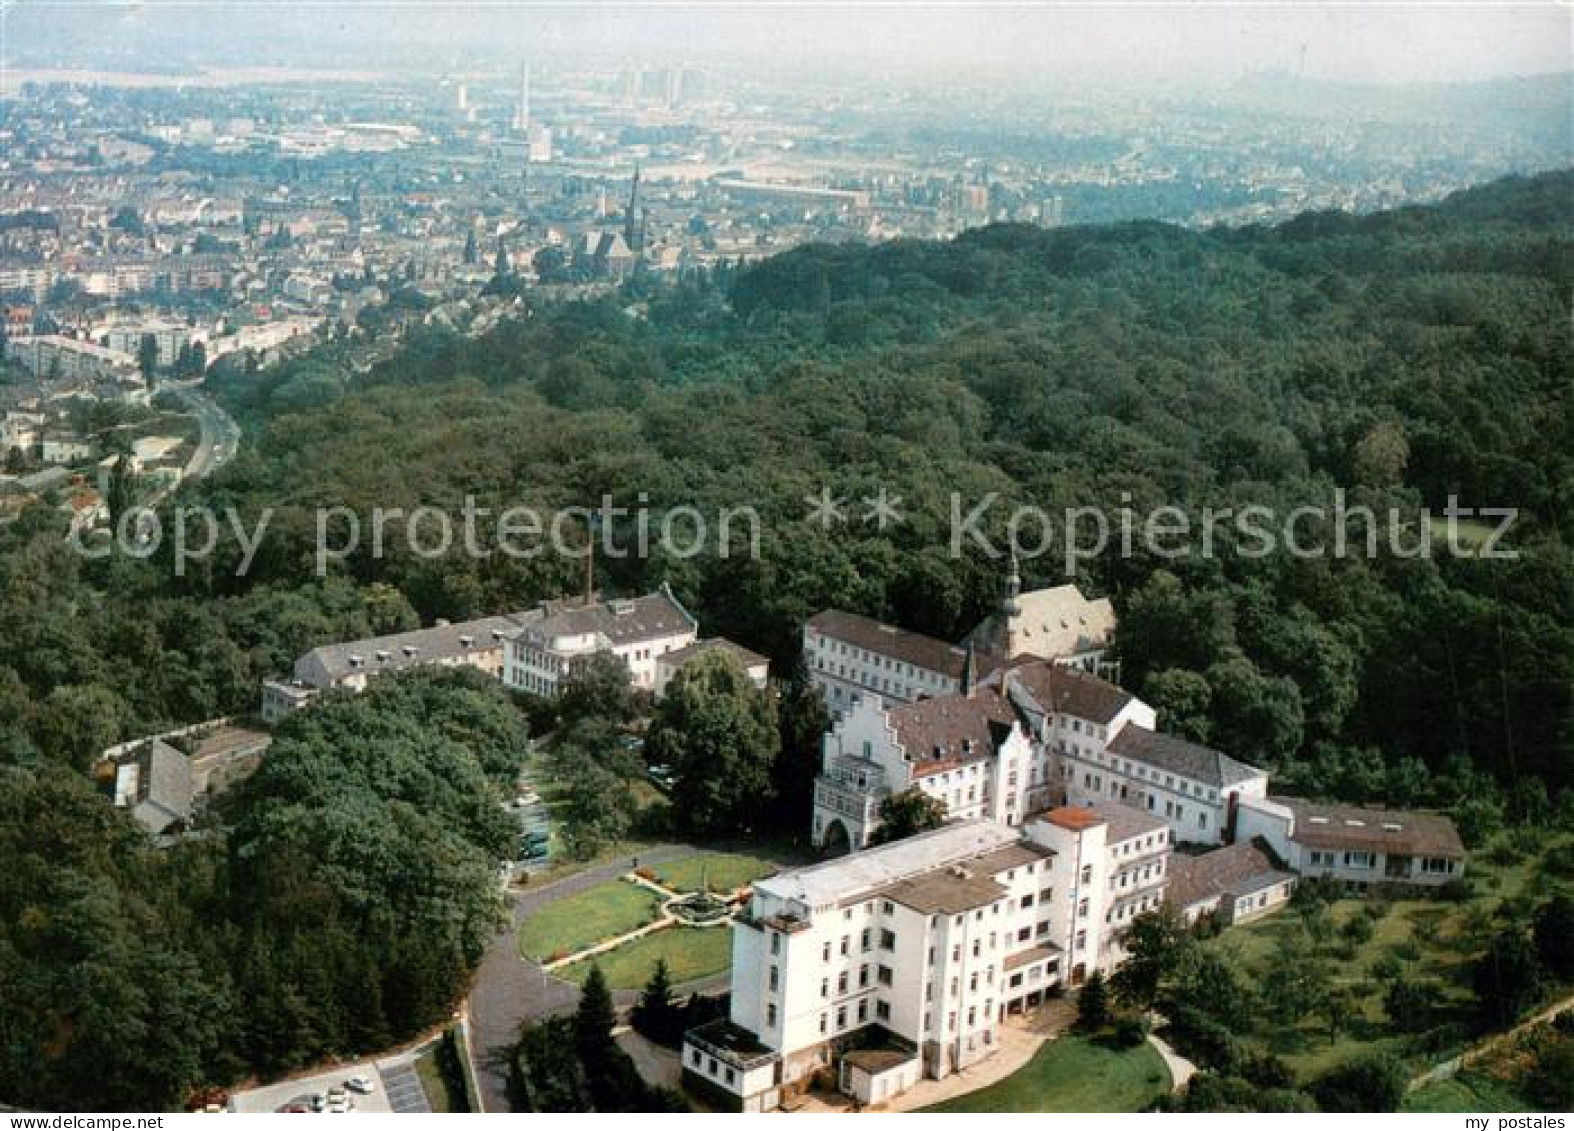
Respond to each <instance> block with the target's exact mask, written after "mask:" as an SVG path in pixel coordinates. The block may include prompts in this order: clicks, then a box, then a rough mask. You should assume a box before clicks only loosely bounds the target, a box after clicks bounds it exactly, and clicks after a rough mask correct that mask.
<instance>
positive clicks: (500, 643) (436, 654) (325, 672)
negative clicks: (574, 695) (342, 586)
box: [262, 610, 542, 722]
mask: <svg viewBox="0 0 1574 1131" xmlns="http://www.w3.org/2000/svg"><path fill="white" fill-rule="evenodd" d="M541 615H542V614H541V613H540V612H539V611H537V610H531V611H527V612H521V613H513V614H510V615H506V616H495V617H481V618H479V619H477V620H470V621H461V622H459V623H457V624H449V623H446V622H440V623H438V624H436V625H434V626H432V627H431V628H420V629H415V630H414V631H411V632H396V633H392V634H390V635H387V636H374V637H370V638H368V639H365V640H351V641H348V642H347V643H343V644H324V645H323V646H322V647H320V648H313V649H312V650H311V651H310V652H307V653H306V654H305V655H304V656H302V657H301V658H300V659H298V660H296V661H295V668H294V671H293V673H292V676H291V678H290V679H288V680H281V679H270V680H267V681H265V682H264V683H263V685H262V718H263V721H264V722H277V721H278V720H279V719H281V718H283V717H284V716H285V715H287V714H289V713H290V712H291V711H297V710H300V709H301V708H302V707H304V706H306V704H307V703H309V702H310V701H311V700H312V698H313V697H314V696H316V695H317V694H319V693H321V692H323V691H331V690H335V689H341V690H348V691H363V690H365V689H366V685H367V683H368V682H369V681H370V680H372V679H375V678H377V677H378V676H379V675H385V674H387V673H388V672H397V671H405V670H407V669H409V668H414V667H420V666H422V665H426V664H440V665H445V666H449V667H457V666H464V667H472V668H476V669H478V670H479V671H483V672H485V673H486V674H488V675H490V676H492V677H493V678H502V675H503V650H504V645H505V643H506V642H507V641H508V639H509V638H510V637H511V636H513V635H515V634H516V633H518V632H519V631H520V630H521V629H522V628H524V626H525V625H526V624H528V623H530V622H531V621H532V620H535V619H539V618H540V617H541Z"/></svg>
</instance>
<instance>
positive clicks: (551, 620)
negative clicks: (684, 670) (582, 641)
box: [522, 586, 699, 645]
mask: <svg viewBox="0 0 1574 1131" xmlns="http://www.w3.org/2000/svg"><path fill="white" fill-rule="evenodd" d="M698 630H699V622H698V621H696V620H695V619H694V618H693V617H691V616H690V615H689V613H688V610H687V609H685V608H684V607H683V606H682V605H680V604H679V603H678V599H677V598H676V597H674V596H673V595H672V591H671V590H670V589H668V588H667V587H666V586H662V587H661V588H660V589H659V590H657V591H656V592H654V593H647V594H646V595H645V596H643V597H628V598H622V599H613V600H610V601H597V602H595V603H593V604H589V605H584V604H580V605H564V606H558V607H555V608H554V609H552V610H551V611H549V612H548V613H547V614H546V615H545V616H544V617H541V618H540V619H537V620H535V621H533V622H532V623H530V624H529V625H527V626H524V631H523V633H522V635H523V636H524V637H526V638H527V639H530V640H532V641H537V642H544V643H550V642H551V640H552V639H553V638H554V637H558V636H579V635H582V634H586V633H594V634H597V635H600V636H603V637H605V638H606V639H607V641H608V642H609V643H611V644H612V645H620V644H632V643H635V642H637V641H642V640H656V639H659V638H661V637H663V636H673V635H676V634H678V633H681V632H697V631H698Z"/></svg>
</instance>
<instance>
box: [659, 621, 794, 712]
mask: <svg viewBox="0 0 1574 1131" xmlns="http://www.w3.org/2000/svg"><path fill="white" fill-rule="evenodd" d="M714 653H721V654H722V655H725V656H730V657H731V658H732V659H733V660H734V661H736V662H737V664H738V666H739V667H741V668H742V669H743V672H744V674H745V675H747V676H748V677H749V682H750V683H752V684H753V685H754V687H755V689H756V690H761V691H763V690H764V689H765V682H766V679H767V678H768V676H769V675H770V661H769V660H767V659H766V658H765V657H764V656H762V655H760V654H759V653H758V652H751V651H749V649H747V648H745V647H744V646H743V645H741V644H734V643H733V642H732V641H731V640H728V639H727V638H726V637H725V636H713V637H711V638H710V639H709V640H696V641H695V642H694V643H693V644H686V645H684V646H683V647H681V648H675V649H673V650H672V651H670V652H662V653H659V654H658V655H657V656H656V686H655V689H654V690H655V695H656V698H657V699H660V698H661V697H662V695H663V694H664V693H665V692H666V690H667V684H669V683H671V682H672V681H673V680H674V679H676V678H677V675H678V673H679V672H680V671H682V670H683V669H684V668H685V667H687V666H688V665H689V664H691V663H693V662H694V661H695V660H697V659H699V658H700V657H701V656H706V655H711V654H714Z"/></svg>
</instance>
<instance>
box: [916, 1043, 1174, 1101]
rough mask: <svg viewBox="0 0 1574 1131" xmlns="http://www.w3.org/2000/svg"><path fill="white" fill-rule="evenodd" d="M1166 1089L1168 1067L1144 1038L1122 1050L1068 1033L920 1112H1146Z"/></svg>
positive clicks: (1168, 1085) (1168, 1086)
mask: <svg viewBox="0 0 1574 1131" xmlns="http://www.w3.org/2000/svg"><path fill="white" fill-rule="evenodd" d="M1169 1090H1170V1074H1169V1069H1167V1068H1166V1067H1165V1066H1164V1058H1163V1057H1161V1056H1160V1055H1159V1053H1158V1050H1157V1049H1155V1048H1154V1047H1153V1046H1152V1045H1151V1044H1149V1043H1148V1042H1147V1041H1143V1042H1141V1043H1140V1044H1137V1045H1134V1046H1131V1047H1128V1048H1120V1047H1117V1045H1116V1044H1115V1042H1113V1041H1108V1040H1106V1039H1103V1038H1095V1037H1086V1036H1075V1035H1072V1034H1067V1035H1065V1036H1063V1037H1059V1038H1057V1039H1055V1040H1053V1041H1050V1042H1049V1043H1048V1044H1046V1045H1044V1046H1043V1047H1042V1048H1040V1049H1039V1050H1038V1052H1037V1053H1035V1054H1034V1055H1033V1059H1032V1060H1030V1061H1028V1062H1027V1064H1026V1065H1024V1066H1023V1067H1022V1068H1021V1069H1019V1070H1018V1071H1016V1072H1014V1073H1012V1074H1011V1075H1010V1076H1008V1077H1006V1079H1004V1080H1001V1081H1000V1082H999V1083H996V1084H991V1085H990V1086H989V1087H987V1088H980V1089H979V1090H978V1091H976V1092H970V1093H968V1094H967V1095H965V1096H958V1097H957V1098H956V1099H953V1100H946V1101H945V1102H944V1103H939V1104H936V1105H935V1106H933V1107H928V1108H925V1109H924V1110H925V1111H938V1112H992V1111H1018V1112H1023V1111H1031V1112H1045V1111H1057V1112H1071V1111H1098V1112H1105V1111H1113V1112H1120V1111H1144V1110H1146V1109H1147V1108H1148V1107H1150V1106H1151V1105H1152V1104H1153V1103H1154V1101H1155V1100H1157V1099H1158V1098H1159V1097H1160V1096H1163V1095H1167V1094H1168V1093H1169Z"/></svg>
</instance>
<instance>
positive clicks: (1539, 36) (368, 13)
mask: <svg viewBox="0 0 1574 1131" xmlns="http://www.w3.org/2000/svg"><path fill="white" fill-rule="evenodd" d="M0 3H9V4H10V11H9V12H8V14H7V16H6V20H5V23H6V25H7V31H8V33H9V34H8V36H7V39H8V41H9V42H8V43H7V45H6V47H7V54H8V55H10V56H11V57H13V58H15V57H16V56H17V55H18V54H19V53H21V52H25V51H26V50H27V49H28V48H29V46H30V45H33V46H36V45H39V44H43V43H48V44H49V45H50V46H52V47H54V48H55V49H56V51H57V52H58V50H59V49H60V45H61V41H62V40H61V37H62V36H65V37H67V38H66V39H65V43H66V45H67V48H68V49H69V46H70V44H71V43H72V40H71V39H70V38H69V37H72V36H76V37H79V38H78V40H77V41H78V42H80V43H81V45H82V50H83V53H84V55H86V54H88V53H90V52H92V51H94V50H95V49H96V47H97V46H98V44H99V43H100V42H104V43H107V44H108V45H109V48H110V49H112V50H115V51H117V52H119V53H120V55H121V56H122V57H126V56H132V57H135V56H136V55H137V53H138V52H139V51H140V52H142V53H145V54H146V55H148V56H149V60H148V61H149V62H157V61H159V56H160V55H163V56H164V61H166V62H167V61H170V60H169V57H168V56H169V53H171V52H173V53H174V54H177V55H179V56H181V57H183V58H186V59H189V58H193V57H200V56H202V55H204V54H211V55H213V56H214V57H215V58H220V57H222V58H224V59H226V60H228V61H232V62H233V61H235V60H237V59H241V58H245V57H246V56H247V55H248V53H251V54H256V55H258V56H259V57H262V56H268V55H270V54H271V55H274V56H277V55H279V54H280V53H281V52H289V53H292V54H293V53H296V52H299V51H310V52H314V53H315V54H316V55H318V56H319V57H325V56H328V55H331V56H332V57H333V58H334V59H336V60H338V61H340V62H342V63H343V64H344V65H345V66H349V67H359V66H366V65H374V64H376V63H377V62H378V61H379V56H382V55H384V54H385V53H386V51H387V49H388V48H390V47H393V48H404V49H405V50H406V51H408V50H409V49H410V48H412V47H415V48H419V49H420V50H421V52H422V53H423V55H424V57H425V59H426V60H427V61H428V62H430V63H431V64H432V65H433V66H434V67H437V66H443V65H449V63H450V61H451V60H452V59H453V58H455V57H457V58H459V59H461V60H462V59H463V58H464V57H466V56H472V57H476V58H477V59H479V57H480V56H481V55H482V54H488V55H493V54H498V53H510V52H516V53H519V54H529V55H531V56H532V57H534V58H536V59H538V60H540V61H541V63H542V64H544V65H546V66H550V65H551V63H552V62H553V61H554V60H561V61H563V62H565V63H575V64H577V63H581V62H616V61H618V60H620V59H639V60H641V61H657V60H660V59H669V60H670V59H682V58H686V59H694V60H696V61H705V62H715V61H726V60H733V61H736V62H742V63H748V64H750V65H753V64H771V63H774V64H780V65H783V66H791V67H794V68H800V67H815V66H823V67H826V68H831V67H834V68H836V69H838V70H842V69H846V68H849V67H850V68H856V69H859V70H861V71H863V72H866V73H868V72H873V73H877V74H878V73H891V74H893V75H894V74H898V73H905V74H931V75H934V76H935V77H937V78H938V77H942V76H946V77H954V78H957V79H961V80H972V81H988V80H990V79H991V78H999V79H1002V80H1005V79H1020V78H1023V77H1029V78H1049V79H1055V78H1065V79H1072V80H1078V81H1084V80H1088V79H1096V78H1099V77H1108V78H1111V79H1126V78H1199V79H1211V80H1228V79H1232V78H1234V77H1236V76H1238V75H1240V74H1241V73H1242V72H1244V71H1246V70H1263V69H1268V68H1280V69H1284V70H1290V71H1295V70H1298V69H1300V68H1301V67H1302V65H1303V58H1304V68H1305V72H1306V74H1307V75H1309V76H1311V77H1316V78H1331V79H1343V80H1352V81H1376V82H1409V81H1418V80H1420V81H1430V80H1460V79H1466V80H1469V79H1482V78H1492V77H1497V76H1502V75H1511V74H1538V73H1546V72H1551V71H1566V70H1569V69H1570V66H1571V60H1570V51H1571V48H1570V41H1571V19H1574V8H1570V7H1569V6H1567V5H1560V4H1550V3H1541V4H1503V3H1498V4H1485V3H1483V4H1436V3H1388V4H1384V3H1372V2H1367V0H1359V2H1346V3H1316V2H1310V0H1284V2H1280V3H1273V4H1269V3H1262V4H1251V3H1245V4H1243V3H1230V4H1224V3H1212V4H1196V3H1187V2H1179V0H1177V2H1172V3H1067V4H1059V3H1022V2H1017V3H1010V2H1000V3H992V2H990V0H981V2H977V3H961V2H955V3H940V4H935V3H898V2H895V0H890V2H881V3H831V2H822V3H812V2H811V3H769V2H761V0H742V2H735V3H726V4H722V3H711V2H704V0H701V2H697V3H696V2H692V0H691V2H688V3H661V2H653V3H643V4H627V3H623V4H615V3H604V4H603V3H570V2H565V0H495V2H493V3H483V4H474V3H444V2H442V0H409V2H406V3H387V2H385V0H368V2H366V3H357V2H352V0H336V2H332V3H329V2H318V0H254V2H251V3H235V2H234V0H145V2H143V3H140V4H138V3H135V2H134V0H131V2H124V0H121V2H117V0H101V2H100V3H99V4H98V5H97V7H98V12H97V13H95V16H94V19H93V20H92V24H91V26H88V25H86V24H84V23H83V22H82V21H81V20H80V16H81V15H82V14H83V7H84V0H69V3H66V4H64V5H63V4H62V0H0ZM85 3H86V4H92V3H93V0H85ZM1303 48H1304V56H1303ZM84 61H85V62H86V61H91V60H84ZM318 61H323V60H322V58H319V59H318Z"/></svg>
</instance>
